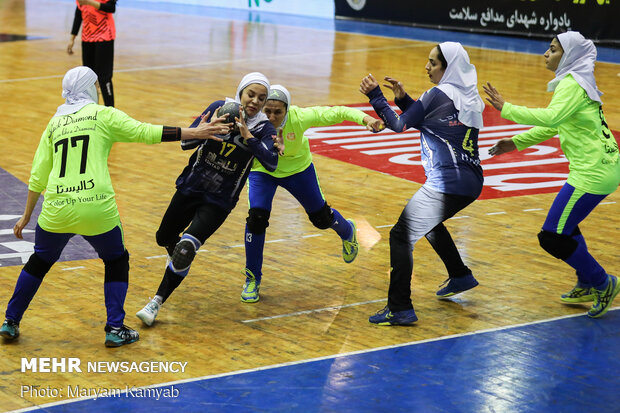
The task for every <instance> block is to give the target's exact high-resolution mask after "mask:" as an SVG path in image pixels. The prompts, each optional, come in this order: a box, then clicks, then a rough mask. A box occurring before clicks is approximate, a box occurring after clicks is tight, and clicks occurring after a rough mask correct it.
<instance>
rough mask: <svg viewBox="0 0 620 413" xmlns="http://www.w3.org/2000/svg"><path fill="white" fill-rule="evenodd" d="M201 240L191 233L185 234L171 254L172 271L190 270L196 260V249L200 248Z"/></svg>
mask: <svg viewBox="0 0 620 413" xmlns="http://www.w3.org/2000/svg"><path fill="white" fill-rule="evenodd" d="M200 245H201V243H200V241H198V240H197V239H196V238H194V237H193V236H191V235H190V234H183V236H182V237H181V241H179V242H178V243H177V245H176V246H175V247H174V251H173V252H172V255H171V256H170V265H171V266H172V268H171V269H172V271H174V272H176V273H181V272H184V271H188V270H189V267H190V266H191V265H192V261H194V257H195V256H196V251H198V248H200Z"/></svg>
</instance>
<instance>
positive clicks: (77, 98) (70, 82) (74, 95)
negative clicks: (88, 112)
mask: <svg viewBox="0 0 620 413" xmlns="http://www.w3.org/2000/svg"><path fill="white" fill-rule="evenodd" d="M96 82H97V75H96V74H95V72H93V71H92V69H90V68H88V67H86V66H78V67H74V68H73V69H71V70H69V71H68V72H67V73H66V74H65V77H64V78H63V79H62V97H63V98H65V99H66V101H65V103H63V104H62V105H60V106H58V109H57V110H56V114H55V115H54V116H62V115H68V114H70V113H75V112H77V111H78V110H80V109H82V108H83V107H84V106H86V105H88V104H89V103H97V102H98V100H99V95H98V94H97V86H96Z"/></svg>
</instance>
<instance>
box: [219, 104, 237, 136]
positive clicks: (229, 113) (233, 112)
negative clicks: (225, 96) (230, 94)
mask: <svg viewBox="0 0 620 413" xmlns="http://www.w3.org/2000/svg"><path fill="white" fill-rule="evenodd" d="M240 108H241V105H240V104H238V103H237V102H228V103H224V105H222V106H220V108H219V109H218V111H217V116H218V117H220V116H222V115H226V120H225V121H224V122H226V123H232V125H233V126H232V130H231V132H232V133H233V134H235V133H237V132H239V127H238V126H237V122H236V121H235V118H240V117H241V109H240Z"/></svg>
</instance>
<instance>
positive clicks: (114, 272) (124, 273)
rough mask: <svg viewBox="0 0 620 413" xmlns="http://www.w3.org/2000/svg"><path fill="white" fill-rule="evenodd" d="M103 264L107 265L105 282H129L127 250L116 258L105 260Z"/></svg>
mask: <svg viewBox="0 0 620 413" xmlns="http://www.w3.org/2000/svg"><path fill="white" fill-rule="evenodd" d="M103 265H104V267H105V278H104V282H113V281H117V282H129V252H128V251H127V250H125V252H123V255H121V256H120V257H118V258H116V259H114V260H103Z"/></svg>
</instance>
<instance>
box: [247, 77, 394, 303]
mask: <svg viewBox="0 0 620 413" xmlns="http://www.w3.org/2000/svg"><path fill="white" fill-rule="evenodd" d="M263 112H265V114H266V115H267V117H268V118H269V121H270V122H271V124H272V125H273V126H274V127H275V128H277V129H278V136H279V138H278V139H279V142H280V143H282V142H284V143H283V146H284V152H283V153H281V154H280V157H279V159H278V167H277V169H276V170H275V171H269V170H267V169H265V167H264V166H263V165H261V164H260V163H259V162H256V161H255V162H254V165H253V166H252V171H251V172H250V176H249V178H248V182H249V189H248V192H249V204H250V209H249V211H248V218H247V225H246V228H245V257H246V268H245V271H244V275H245V277H246V281H245V284H244V286H243V291H242V292H241V301H242V302H244V303H254V302H257V301H258V300H259V295H258V293H259V289H260V283H261V278H262V264H263V249H264V246H265V231H266V229H267V227H268V226H269V216H270V214H271V204H272V201H273V197H274V196H275V193H276V190H277V189H278V187H283V188H284V189H286V190H287V191H288V192H289V193H291V194H292V195H293V196H294V197H295V199H297V200H298V201H299V203H300V204H301V205H302V206H303V207H304V209H305V210H306V213H307V214H308V218H309V219H310V222H312V224H314V226H315V227H317V228H319V229H327V228H332V229H333V230H334V231H335V232H336V233H337V234H338V235H339V236H340V238H341V239H342V258H343V259H344V261H345V262H346V263H351V262H353V260H354V259H355V257H356V256H357V253H358V250H359V244H358V242H357V236H356V227H355V223H354V222H353V221H352V220H347V219H345V218H344V217H343V216H342V215H341V214H340V212H338V210H336V209H335V208H332V207H330V206H329V205H328V204H327V202H326V201H325V197H324V196H323V192H322V191H321V188H320V186H319V180H318V177H317V174H316V171H315V169H314V164H313V163H312V153H311V152H310V143H309V141H308V138H307V137H306V136H304V133H305V132H306V130H308V129H309V128H312V127H317V126H328V125H335V124H338V123H341V122H344V121H345V120H348V121H351V122H355V123H358V124H360V125H365V126H366V127H367V128H368V129H369V130H373V131H379V130H380V129H381V128H382V125H383V122H381V121H380V120H379V119H375V118H373V117H372V116H368V115H366V114H365V113H364V112H362V111H361V110H358V109H354V108H348V107H346V106H332V107H329V106H314V107H309V108H300V107H298V106H292V105H291V95H290V93H289V92H288V90H287V89H286V88H285V87H284V86H281V85H273V86H272V87H271V90H270V92H269V96H268V97H267V102H266V103H265V107H264V109H263Z"/></svg>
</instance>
